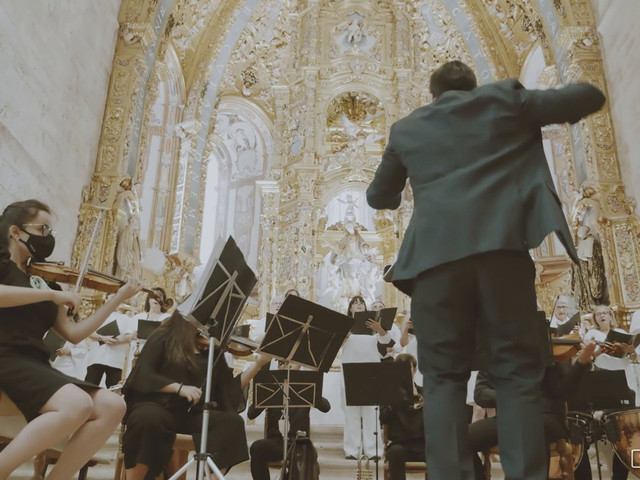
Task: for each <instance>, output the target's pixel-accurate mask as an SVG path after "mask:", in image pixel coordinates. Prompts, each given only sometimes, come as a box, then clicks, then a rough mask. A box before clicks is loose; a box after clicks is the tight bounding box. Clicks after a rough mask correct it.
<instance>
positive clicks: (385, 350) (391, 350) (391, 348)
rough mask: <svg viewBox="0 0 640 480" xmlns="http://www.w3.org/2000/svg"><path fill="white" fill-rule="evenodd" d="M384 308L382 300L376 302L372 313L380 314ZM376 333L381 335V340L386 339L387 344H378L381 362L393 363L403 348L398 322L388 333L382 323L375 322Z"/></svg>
mask: <svg viewBox="0 0 640 480" xmlns="http://www.w3.org/2000/svg"><path fill="white" fill-rule="evenodd" d="M383 308H384V303H383V302H381V301H380V300H376V301H375V302H373V303H372V304H371V311H372V312H379V311H380V310H382V309H383ZM375 323H376V325H374V331H375V332H376V333H377V334H378V335H379V338H384V339H385V341H386V343H379V342H378V352H380V360H382V361H383V362H384V361H392V360H393V357H394V356H395V355H397V354H398V353H400V351H401V350H402V347H401V346H400V335H401V333H400V329H399V328H398V326H397V325H396V322H393V324H392V325H391V330H389V331H388V332H387V331H386V330H385V329H384V328H382V325H381V324H380V322H375Z"/></svg>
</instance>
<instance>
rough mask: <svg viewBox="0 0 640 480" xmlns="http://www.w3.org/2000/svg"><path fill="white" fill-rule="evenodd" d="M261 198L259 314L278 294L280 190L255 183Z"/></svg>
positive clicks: (264, 182) (267, 183)
mask: <svg viewBox="0 0 640 480" xmlns="http://www.w3.org/2000/svg"><path fill="white" fill-rule="evenodd" d="M256 184H257V186H258V189H259V191H260V195H261V197H262V213H261V214H260V228H261V231H262V235H261V239H260V253H259V255H258V258H259V259H260V262H259V265H258V298H259V303H260V312H261V313H263V312H267V311H269V308H270V305H269V302H270V300H271V298H272V297H273V296H274V295H277V294H278V286H277V281H276V280H277V275H278V272H277V268H276V267H277V265H276V263H277V262H278V261H286V260H285V259H278V255H277V254H278V241H279V228H278V225H279V219H280V215H279V210H280V189H279V187H278V183H277V182H274V181H268V180H259V181H257V182H256Z"/></svg>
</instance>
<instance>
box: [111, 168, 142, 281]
mask: <svg viewBox="0 0 640 480" xmlns="http://www.w3.org/2000/svg"><path fill="white" fill-rule="evenodd" d="M120 188H121V191H120V193H118V196H117V197H116V201H115V203H114V205H113V211H114V217H115V218H116V219H117V218H118V212H119V211H120V210H121V209H124V210H125V212H126V215H127V217H126V218H125V220H124V222H123V225H122V226H121V227H120V228H119V229H118V234H117V242H116V269H115V273H116V275H118V276H120V277H123V278H141V277H142V267H141V265H140V262H141V260H142V255H141V249H140V238H139V237H140V202H139V200H138V194H137V192H136V190H135V188H134V187H133V184H132V181H131V178H129V177H125V178H123V179H122V180H121V181H120Z"/></svg>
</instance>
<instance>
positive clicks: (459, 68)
mask: <svg viewBox="0 0 640 480" xmlns="http://www.w3.org/2000/svg"><path fill="white" fill-rule="evenodd" d="M477 86H478V82H477V81H476V75H475V73H473V70H471V68H469V66H468V65H467V64H465V63H462V62H461V61H459V60H454V61H452V62H447V63H445V64H444V65H442V66H441V67H439V68H438V69H437V70H436V71H435V72H433V73H432V74H431V79H430V80H429V90H430V91H431V94H432V95H433V97H434V98H438V97H439V96H440V95H442V94H443V93H444V92H447V91H449V90H473V89H474V88H476V87H477Z"/></svg>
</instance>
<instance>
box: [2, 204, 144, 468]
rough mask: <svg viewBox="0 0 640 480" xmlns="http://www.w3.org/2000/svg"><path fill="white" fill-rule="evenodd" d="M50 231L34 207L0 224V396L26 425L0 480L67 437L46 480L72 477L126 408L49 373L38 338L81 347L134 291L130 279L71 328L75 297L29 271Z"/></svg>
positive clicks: (39, 207)
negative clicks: (53, 337) (49, 336)
mask: <svg viewBox="0 0 640 480" xmlns="http://www.w3.org/2000/svg"><path fill="white" fill-rule="evenodd" d="M52 225H53V215H52V211H51V209H50V208H49V207H48V206H47V205H45V204H44V203H42V202H40V201H38V200H26V201H23V202H16V203H12V204H11V205H9V206H8V207H7V208H6V209H5V210H4V212H3V214H2V216H1V218H0V389H2V390H3V391H4V392H5V393H6V394H7V395H8V396H9V398H10V399H11V400H12V401H13V402H14V403H15V404H16V405H17V406H18V408H19V409H20V411H21V412H22V413H23V414H24V416H25V417H26V419H27V421H28V424H27V426H26V427H24V428H23V429H22V431H21V432H20V433H19V434H18V435H17V436H16V437H15V438H14V439H13V440H12V441H11V443H9V445H7V446H6V447H5V448H4V450H2V451H1V452H0V479H5V478H8V477H9V475H10V474H11V472H13V471H14V470H15V469H16V468H17V467H18V466H19V465H21V464H22V463H24V462H25V461H27V460H28V459H30V458H31V457H33V456H35V455H36V454H38V453H40V452H42V451H43V450H46V449H47V448H48V447H51V446H52V445H54V444H55V443H57V442H59V441H60V440H62V439H64V438H67V437H70V438H69V440H68V442H67V444H66V446H65V448H64V450H63V452H62V454H61V455H60V458H59V459H58V460H57V462H56V464H55V465H54V467H53V469H52V471H51V473H50V474H49V477H48V478H49V479H50V480H57V479H65V480H68V479H69V478H72V477H73V475H74V474H75V472H77V471H78V470H80V468H82V466H83V465H85V464H86V463H87V461H88V460H89V459H90V458H91V457H92V456H93V455H94V454H95V453H96V452H97V451H98V450H99V449H100V448H101V447H102V446H103V445H104V443H105V442H106V440H107V439H108V438H109V437H110V436H111V434H112V433H113V431H114V430H115V428H116V427H117V425H118V424H119V423H120V420H121V418H122V415H123V414H124V409H125V405H124V402H123V401H122V399H121V398H120V397H119V396H118V395H116V394H115V393H113V392H109V391H108V390H102V389H100V388H98V387H97V386H96V385H92V384H90V383H87V382H84V381H82V380H78V379H77V378H73V377H69V376H67V375H65V374H63V373H61V372H59V371H58V370H55V369H54V368H53V367H52V366H51V365H50V364H49V352H48V351H47V349H46V347H45V345H44V342H43V340H42V337H43V335H44V334H45V333H46V332H47V330H49V329H50V328H53V329H54V330H55V331H56V332H57V333H58V334H59V335H60V336H61V337H63V338H64V339H66V340H68V341H69V342H72V343H78V342H80V341H82V340H83V339H84V338H86V337H87V336H88V335H89V334H90V333H91V332H93V331H94V330H95V329H96V328H98V327H99V326H100V325H101V324H102V322H103V321H104V320H105V319H106V318H107V316H108V315H109V314H110V313H111V312H113V311H114V310H115V309H116V308H117V307H118V305H119V304H120V303H121V302H123V301H125V300H127V299H128V298H129V297H131V296H132V295H134V294H135V293H137V292H138V291H139V290H140V285H139V283H138V282H137V281H136V280H130V281H129V282H128V283H127V284H125V285H124V286H123V287H121V288H120V290H118V292H117V293H116V294H115V295H114V296H113V297H112V298H111V299H110V300H108V301H107V302H106V303H105V304H104V305H102V306H101V307H100V308H98V309H97V310H96V311H95V313H94V314H93V315H91V316H90V317H89V318H87V319H85V320H83V321H81V322H77V323H76V322H75V321H74V320H73V318H72V317H70V316H68V312H69V309H72V310H78V308H79V307H80V301H81V300H80V296H79V295H77V294H75V293H71V292H64V291H58V290H51V289H48V288H46V283H45V282H44V281H42V279H40V278H34V277H33V276H30V275H29V274H28V270H27V263H28V261H29V260H30V259H33V260H35V261H43V260H45V259H46V258H47V257H48V256H49V255H50V254H51V253H52V252H53V249H54V246H55V231H54V230H53V229H52ZM34 285H36V286H40V287H42V288H34Z"/></svg>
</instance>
